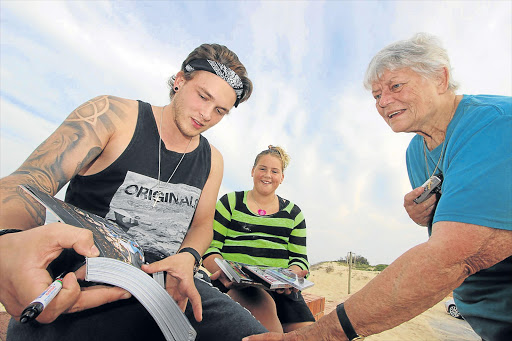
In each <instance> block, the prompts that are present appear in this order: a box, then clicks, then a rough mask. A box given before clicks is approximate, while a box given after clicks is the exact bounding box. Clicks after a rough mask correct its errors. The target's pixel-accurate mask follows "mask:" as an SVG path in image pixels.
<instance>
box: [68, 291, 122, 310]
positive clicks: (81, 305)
mask: <svg viewBox="0 0 512 341" xmlns="http://www.w3.org/2000/svg"><path fill="white" fill-rule="evenodd" d="M130 297H132V295H131V294H130V293H129V292H128V291H126V290H124V289H122V288H118V287H109V286H104V285H96V286H92V287H87V288H83V290H82V291H81V292H80V296H79V297H78V300H77V301H76V303H75V304H74V305H73V306H72V307H70V308H69V309H68V310H67V311H66V312H67V313H74V312H77V311H82V310H86V309H90V308H95V307H99V306H100V305H103V304H107V303H110V302H115V301H118V300H124V299H128V298H130Z"/></svg>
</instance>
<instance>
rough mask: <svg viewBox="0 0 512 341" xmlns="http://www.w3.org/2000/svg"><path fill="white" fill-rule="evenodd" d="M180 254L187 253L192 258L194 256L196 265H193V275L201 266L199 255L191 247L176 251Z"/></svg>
mask: <svg viewBox="0 0 512 341" xmlns="http://www.w3.org/2000/svg"><path fill="white" fill-rule="evenodd" d="M182 252H188V253H190V254H191V255H192V256H194V258H195V259H196V263H195V264H194V273H196V272H197V270H199V267H200V266H201V255H200V254H199V252H197V251H196V250H195V249H193V248H191V247H184V248H183V249H181V250H179V251H178V253H182Z"/></svg>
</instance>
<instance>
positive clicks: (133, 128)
mask: <svg viewBox="0 0 512 341" xmlns="http://www.w3.org/2000/svg"><path fill="white" fill-rule="evenodd" d="M169 85H170V86H171V91H170V99H171V102H170V104H168V105H166V106H164V107H156V106H151V105H150V104H148V103H144V102H142V101H134V100H127V99H123V98H118V97H113V96H99V97H96V98H94V99H92V100H90V101H88V102H86V103H84V104H83V105H81V106H79V107H78V108H77V109H76V110H75V111H73V112H72V113H71V114H70V115H69V116H68V118H67V119H66V120H65V121H64V123H63V124H62V125H61V126H60V127H59V128H58V129H57V130H56V131H55V132H54V133H53V134H52V135H51V136H50V137H49V138H48V139H47V140H46V141H45V142H43V143H42V144H41V145H40V146H39V147H38V148H37V149H36V150H35V151H34V152H33V153H32V155H30V157H29V158H28V159H27V160H26V161H25V162H24V163H23V164H22V166H21V167H20V168H19V169H18V170H17V171H16V172H14V173H13V174H11V175H9V176H8V177H6V178H4V179H2V180H1V182H0V186H1V189H2V193H1V200H2V207H1V211H0V226H1V227H2V228H15V229H22V230H25V229H30V228H32V227H35V226H39V225H42V224H43V222H44V218H45V216H44V215H45V211H44V209H43V208H42V206H40V205H39V204H37V203H36V202H34V201H33V200H31V199H29V198H28V197H27V196H26V195H25V194H24V193H23V191H22V190H20V189H19V187H17V186H18V185H19V184H31V185H35V186H37V187H39V188H40V189H42V190H45V191H47V192H48V193H49V194H51V195H54V194H56V193H57V192H58V191H59V189H60V188H62V186H64V185H65V184H66V183H68V182H69V187H68V190H67V192H66V201H67V202H69V203H71V204H73V205H75V206H78V207H80V208H82V209H85V210H87V211H89V212H92V213H95V214H98V215H101V216H105V217H107V218H108V219H111V220H115V221H117V222H118V223H119V224H120V225H121V226H122V227H123V229H125V230H126V231H127V233H128V234H129V235H130V236H132V237H133V238H134V239H135V240H137V241H138V242H139V244H140V245H141V246H142V247H143V248H144V250H145V254H146V260H149V261H150V262H152V264H150V265H145V266H143V270H145V271H146V272H148V273H154V272H158V271H166V273H167V276H166V289H167V291H168V292H169V294H171V295H172V296H173V298H174V299H175V300H176V302H177V303H178V305H179V306H180V307H181V308H182V309H183V310H185V309H186V311H185V312H186V315H187V317H188V318H189V320H190V322H191V324H192V325H193V327H194V328H195V329H196V331H197V333H198V339H201V338H203V339H208V340H215V339H216V337H220V336H217V335H218V332H217V330H218V329H217V328H222V329H223V330H225V331H226V334H224V335H223V336H222V339H223V340H230V339H233V340H240V339H241V338H242V337H243V336H246V335H250V334H251V333H261V332H264V331H265V329H264V328H263V327H262V326H261V324H259V323H258V322H257V321H256V320H255V319H254V318H253V317H252V316H251V315H250V314H249V313H248V312H247V311H245V310H244V309H243V308H241V307H240V306H239V305H237V304H236V303H234V302H233V301H231V300H230V299H229V298H228V297H226V296H225V295H222V294H221V293H220V292H218V291H217V290H216V289H213V288H212V287H211V286H210V285H209V284H208V283H206V282H204V281H202V280H199V279H197V278H194V268H195V266H196V265H198V262H199V258H200V255H202V254H203V253H204V252H205V251H206V249H207V248H208V246H209V245H210V242H211V240H212V235H213V232H212V222H213V215H214V212H215V203H216V200H217V194H218V190H219V187H220V183H221V180H222V173H223V160H222V156H221V154H220V152H219V151H218V150H217V149H215V147H213V146H211V145H210V144H209V143H208V141H207V140H206V138H204V137H203V136H202V135H201V133H202V132H204V131H206V130H207V129H209V128H211V127H213V126H214V125H216V124H217V123H218V122H220V120H221V119H222V118H223V117H224V115H226V114H228V113H229V111H230V110H231V108H232V107H233V106H235V107H236V106H238V104H239V103H240V102H243V101H246V100H247V99H248V98H249V97H250V95H251V92H252V83H251V81H250V80H249V78H248V77H247V72H246V70H245V67H244V66H243V65H242V64H241V63H240V61H239V60H238V57H237V56H236V54H234V53H233V52H232V51H230V50H229V49H227V48H226V47H225V46H221V45H217V44H203V45H201V46H199V47H198V48H196V49H195V50H194V51H193V52H192V53H191V54H190V55H189V56H188V57H187V58H186V59H185V61H184V62H183V64H182V67H181V70H180V72H178V73H177V74H176V75H175V76H173V77H172V78H171V79H170V81H169ZM0 238H5V237H2V236H0ZM1 261H3V260H0V262H1ZM34 267H37V268H39V269H44V268H43V265H41V264H34ZM2 269H3V268H2ZM9 269H11V270H10V271H8V273H2V278H3V279H5V278H8V279H16V278H19V277H20V276H19V274H16V273H12V272H13V271H15V270H13V269H12V268H9ZM69 276H70V277H71V276H74V275H69ZM44 277H46V278H45V281H43V282H44V283H40V284H41V286H42V287H43V288H44V284H46V285H48V284H49V283H50V281H51V279H50V278H49V275H48V274H47V273H45V274H44ZM72 279H73V278H72V277H71V279H68V280H67V282H66V281H65V283H64V284H65V286H64V288H65V289H67V288H66V284H67V285H68V286H69V287H68V288H71V285H70V284H69V283H70V282H72V284H73V288H74V290H75V291H76V290H78V289H77V288H76V287H77V286H76V280H75V281H73V280H72ZM11 283H12V285H15V281H11ZM71 289H72V288H71ZM10 291H11V292H14V291H12V290H10ZM116 294H117V296H114V294H110V295H107V294H103V295H102V296H101V297H100V298H99V299H98V301H96V302H92V301H90V298H89V299H88V298H87V297H85V296H84V295H79V293H75V295H76V297H81V299H80V300H78V301H75V302H74V304H73V302H71V301H70V300H68V301H67V305H66V306H62V307H60V308H55V306H54V310H53V312H52V311H50V312H49V314H51V315H41V318H40V321H41V322H48V321H51V320H53V319H55V318H56V319H55V321H54V322H52V323H50V324H47V325H41V324H39V323H37V322H33V323H28V324H21V323H19V322H17V321H14V320H11V323H10V325H9V330H8V335H9V339H10V340H27V339H34V340H35V339H37V340H58V339H61V338H64V336H65V338H68V339H73V340H93V339H98V340H106V339H112V338H113V339H123V340H132V339H133V340H136V339H140V338H145V339H151V340H161V339H163V335H162V334H161V333H160V330H159V328H158V327H157V325H156V323H155V321H154V320H153V319H152V317H151V316H150V315H149V314H148V313H147V312H146V310H145V309H144V307H142V305H141V304H139V303H138V302H137V301H136V300H135V299H133V298H132V299H128V300H123V301H116V302H114V303H110V304H104V305H102V304H103V303H106V302H108V301H109V300H115V299H116V298H117V297H119V296H120V295H126V293H124V292H123V293H121V294H120V293H119V292H117V293H116ZM90 296H92V295H89V296H88V297H90ZM113 296H114V297H113ZM0 297H1V296H0ZM20 301H22V302H21V304H20V305H21V306H23V305H25V304H28V303H29V302H30V299H28V298H26V297H23V298H20ZM94 306H99V307H97V308H94V309H89V310H84V311H80V310H83V309H85V308H90V307H94ZM203 307H204V308H203ZM7 308H8V309H9V312H10V313H11V314H13V316H14V318H15V319H16V320H19V315H20V313H21V311H20V309H19V308H16V309H14V308H13V309H11V308H10V307H7ZM63 311H67V312H71V311H73V312H76V311H78V312H76V313H72V314H63V315H60V316H59V317H57V316H58V315H59V313H61V312H63ZM192 315H193V316H192ZM224 323H225V328H224V327H223V326H224ZM91 325H94V326H95V328H90V326H91ZM233 325H237V328H232V326H233Z"/></svg>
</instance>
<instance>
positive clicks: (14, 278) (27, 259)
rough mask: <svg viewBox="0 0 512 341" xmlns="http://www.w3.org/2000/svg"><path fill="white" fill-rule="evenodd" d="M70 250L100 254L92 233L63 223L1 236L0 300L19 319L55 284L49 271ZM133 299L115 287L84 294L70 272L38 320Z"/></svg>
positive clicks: (93, 254) (99, 288)
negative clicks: (0, 278) (56, 260)
mask: <svg viewBox="0 0 512 341" xmlns="http://www.w3.org/2000/svg"><path fill="white" fill-rule="evenodd" d="M67 248H73V249H74V250H75V251H76V252H77V253H79V254H81V255H83V256H86V257H96V256H98V255H99V250H98V249H97V248H96V246H95V245H94V241H93V237H92V232H90V231H89V230H86V229H82V228H78V227H74V226H70V225H65V224H61V223H54V224H49V225H46V226H40V227H36V228H34V229H31V230H27V231H23V232H17V233H11V234H6V235H3V236H1V237H0V274H1V277H2V280H1V281H0V301H1V302H2V304H3V305H4V306H5V308H6V310H7V312H8V313H9V314H10V315H12V316H13V317H14V318H15V319H16V320H19V318H20V316H21V313H22V311H23V309H25V307H26V306H27V305H28V304H29V303H30V302H31V301H32V300H34V299H35V298H36V297H38V296H39V295H40V294H41V293H42V292H43V291H44V290H46V288H47V287H48V286H49V285H50V284H51V283H52V282H53V279H52V278H51V276H50V274H49V273H48V272H47V271H46V268H47V267H48V265H49V264H50V263H51V262H52V261H53V260H54V259H55V258H57V257H58V256H59V255H60V253H61V252H62V250H63V249H67ZM130 296H131V295H130V293H128V292H127V291H126V290H123V289H121V288H116V287H103V286H97V287H94V288H90V289H87V290H84V291H81V290H80V286H79V285H78V282H77V279H76V276H75V274H74V273H69V274H67V275H66V276H65V277H64V279H63V287H62V290H61V291H60V292H59V294H58V295H57V296H56V297H55V298H54V299H53V300H52V302H51V303H50V304H49V305H48V306H47V307H46V308H45V309H44V311H43V312H42V313H41V314H40V315H39V317H38V318H37V321H39V322H41V323H50V322H52V321H54V320H55V319H56V318H57V317H58V316H59V315H60V314H62V313H63V312H76V311H81V310H85V309H89V308H94V307H97V306H100V305H102V304H105V303H108V302H112V301H116V300H119V299H124V298H129V297H130Z"/></svg>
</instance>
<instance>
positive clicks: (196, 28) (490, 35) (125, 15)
mask: <svg viewBox="0 0 512 341" xmlns="http://www.w3.org/2000/svg"><path fill="white" fill-rule="evenodd" d="M511 4H512V3H511V2H510V1H221V2H214V1H188V2H179V1H127V2H124V1H116V2H106V1H22V0H21V1H5V0H2V1H0V18H1V23H0V25H1V26H0V44H1V45H0V70H1V74H0V176H2V177H3V176H6V175H8V174H9V173H11V172H12V171H14V170H15V169H16V168H17V167H18V166H19V165H20V164H21V163H22V162H23V160H24V159H26V157H27V156H28V155H29V154H30V153H31V152H32V150H33V149H34V148H35V147H37V146H38V145H39V144H40V143H41V142H42V141H43V140H44V139H45V138H46V137H47V136H48V135H49V134H51V132H52V131H53V130H54V129H55V128H56V127H57V126H58V125H59V124H60V123H61V122H62V121H63V120H64V118H65V117H66V116H67V115H68V114H69V113H70V112H71V111H72V110H73V109H74V108H76V107H77V106H79V105H80V104H81V103H83V102H85V101H87V100H88V99H90V98H93V97H95V96H97V95H101V94H110V95H116V96H120V97H125V98H131V99H142V100H144V101H147V102H150V103H152V104H154V105H165V104H167V103H168V95H167V94H168V88H167V86H166V81H167V79H168V78H169V76H171V75H172V74H174V73H175V72H177V71H178V70H179V67H180V65H181V62H182V61H183V59H185V57H186V56H187V55H188V53H189V52H190V51H192V50H193V49H194V48H195V47H197V46H198V45H200V44H201V43H204V42H207V43H213V42H215V43H220V44H223V45H226V46H228V47H229V48H230V49H232V50H233V51H235V52H236V53H237V54H238V56H239V58H240V60H241V61H242V62H243V63H244V64H245V66H246V67H247V69H248V72H249V76H250V78H251V79H252V81H253V83H254V92H253V95H252V97H251V98H250V100H249V101H248V102H246V103H243V104H241V105H240V106H239V107H238V108H237V109H233V110H232V112H231V114H230V115H229V116H227V117H225V118H224V119H223V120H222V121H221V122H220V123H219V124H218V125H217V126H216V127H214V128H213V129H212V130H210V131H208V132H207V133H206V134H205V135H206V137H207V138H208V139H209V140H210V142H211V143H212V144H213V145H215V146H216V147H217V148H218V149H219V150H220V151H221V152H222V153H223V156H224V162H225V172H224V180H223V183H222V186H221V190H220V193H219V195H222V194H224V193H226V192H228V191H233V190H243V189H250V188H251V187H252V178H251V177H250V171H251V167H252V163H253V161H254V157H255V155H256V154H257V153H258V152H259V151H261V150H263V149H265V148H266V146H267V145H269V144H273V145H280V146H282V147H284V148H285V149H286V150H287V151H288V152H289V154H290V155H291V157H292V160H291V164H290V166H289V168H288V169H287V170H286V172H285V181H284V182H283V184H282V185H281V186H280V187H279V189H278V191H277V192H278V194H279V195H281V196H283V197H285V198H288V199H290V200H292V201H294V202H295V203H296V204H298V205H299V206H300V207H301V209H302V210H303V212H304V215H305V217H306V222H307V226H308V252H309V258H310V261H311V263H316V262H319V261H324V260H335V259H339V258H340V257H345V256H346V254H347V253H348V252H349V251H352V252H355V253H357V254H360V255H363V256H365V257H366V258H367V259H368V260H369V261H370V263H371V264H378V263H391V262H392V261H393V260H394V259H396V258H397V257H398V256H400V255H401V254H402V253H403V252H405V251H406V250H408V249H409V248H411V247H413V246H415V245H417V244H419V243H422V242H424V241H426V238H427V233H426V231H425V230H424V229H423V228H420V227H418V226H416V225H415V224H414V223H413V222H412V221H410V219H409V218H408V216H407V214H406V212H405V211H404V209H403V206H402V205H403V196H404V195H405V194H406V193H407V192H409V191H410V185H409V182H408V179H407V172H406V167H405V149H406V147H407V144H408V142H409V140H410V139H411V138H412V135H410V134H395V133H393V132H392V131H391V129H390V128H389V127H388V126H387V125H386V124H385V123H384V121H383V120H382V119H381V118H380V117H379V116H378V114H377V111H376V109H375V107H374V101H373V99H372V97H371V94H370V93H368V92H367V91H366V90H365V89H364V87H363V85H362V78H363V74H364V71H365V69H366V66H367V65H368V63H369V61H370V59H371V58H372V57H373V55H374V54H375V53H376V52H378V50H380V49H381V48H383V47H384V46H385V45H387V44H389V43H391V42H393V41H396V40H400V39H406V38H409V37H411V36H412V35H413V34H414V33H416V32H419V31H424V32H429V33H432V34H436V35H438V36H439V37H440V38H441V39H442V41H443V44H444V46H445V47H446V48H447V49H448V52H449V55H450V58H451V61H452V66H453V68H454V70H453V72H454V77H455V78H456V80H458V81H459V82H460V83H461V88H460V90H459V91H458V93H461V94H478V93H487V94H501V95H507V96H510V95H512V67H511V66H512V65H511V64H512V36H511V32H512V19H511V15H510V13H512V5H511ZM59 195H62V193H61V194H59Z"/></svg>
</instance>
